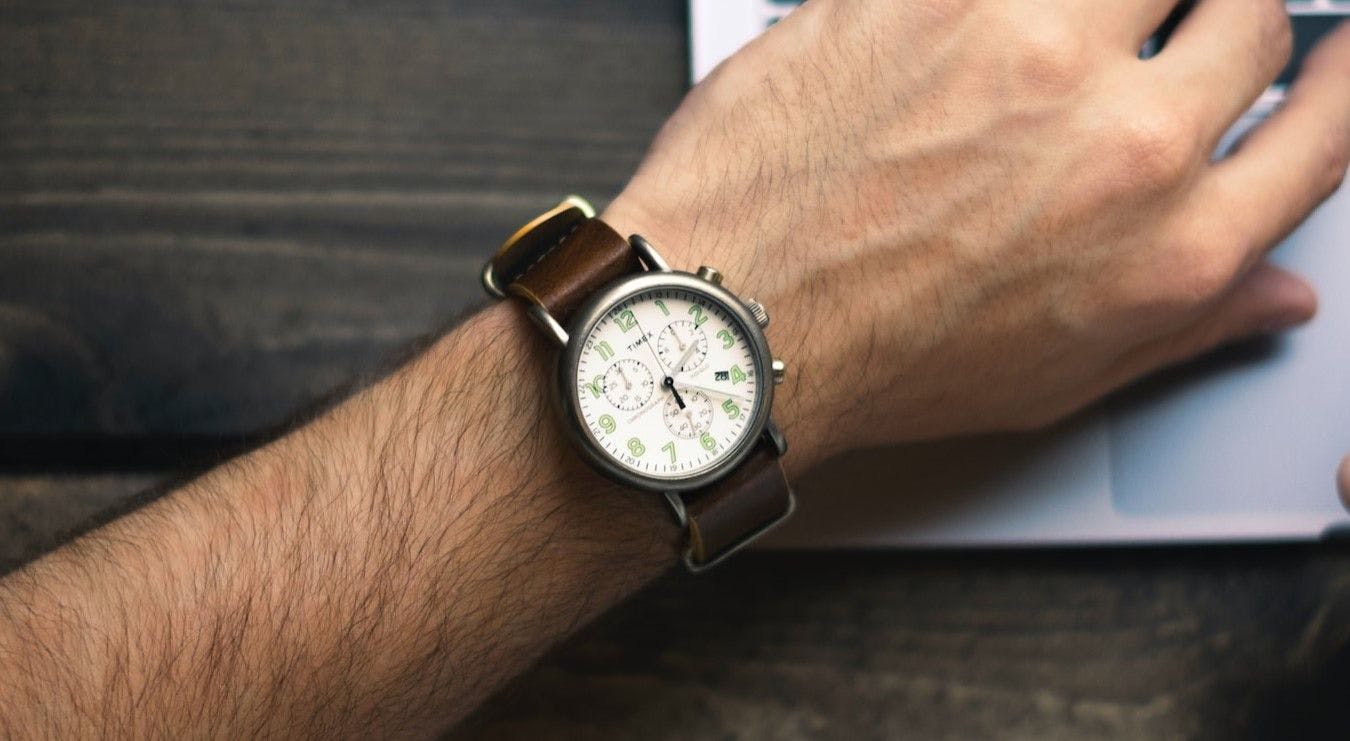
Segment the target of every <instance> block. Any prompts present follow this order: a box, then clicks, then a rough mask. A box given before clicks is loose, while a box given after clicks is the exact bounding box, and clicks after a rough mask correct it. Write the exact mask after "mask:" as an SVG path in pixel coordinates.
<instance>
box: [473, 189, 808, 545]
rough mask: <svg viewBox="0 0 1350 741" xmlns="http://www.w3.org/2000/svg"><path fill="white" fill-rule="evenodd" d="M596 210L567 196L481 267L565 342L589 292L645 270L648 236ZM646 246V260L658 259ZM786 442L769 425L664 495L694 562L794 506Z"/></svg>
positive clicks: (487, 282)
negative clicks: (682, 489) (730, 457)
mask: <svg viewBox="0 0 1350 741" xmlns="http://www.w3.org/2000/svg"><path fill="white" fill-rule="evenodd" d="M594 213H595V211H594V209H592V208H591V207H590V205H589V204H587V203H586V202H585V201H584V200H581V199H579V198H576V197H568V198H567V199H566V200H564V201H563V202H562V203H560V204H558V205H557V206H555V207H554V208H552V209H550V210H549V211H546V212H545V213H543V214H540V215H539V216H538V217H536V218H535V219H534V220H533V221H531V222H530V223H529V224H526V225H525V226H524V227H522V228H521V229H520V230H518V231H517V232H516V233H515V234H513V235H512V236H511V237H510V238H509V239H508V240H507V241H506V243H505V244H504V245H502V248H501V249H500V250H498V251H497V254H496V255H494V256H493V257H492V259H491V260H490V261H489V262H488V264H487V265H486V266H485V267H484V270H483V285H484V287H485V288H487V290H488V291H489V292H490V293H491V294H492V295H494V296H497V297H503V296H505V295H507V294H510V295H514V296H516V297H518V298H521V299H523V300H525V301H527V302H529V303H530V304H532V305H534V306H536V307H538V308H540V309H543V310H544V311H545V312H547V314H548V316H547V317H542V318H541V317H539V316H538V314H537V312H536V313H535V314H534V316H535V319H536V321H537V322H540V323H541V325H543V326H544V327H545V328H546V329H550V331H554V333H555V335H556V336H558V337H559V341H560V342H562V343H564V344H566V343H567V335H566V333H565V330H566V325H567V323H568V320H569V319H571V317H572V314H573V312H574V311H575V310H576V309H577V308H578V307H579V306H580V305H581V304H582V303H583V302H584V301H585V300H586V299H587V298H588V297H590V296H592V295H593V294H595V292H596V291H598V290H600V289H601V288H602V287H603V286H605V284H607V283H610V282H611V281H614V280H617V279H618V278H621V277H623V276H625V275H630V274H634V273H639V272H641V271H642V270H643V262H642V260H640V259H639V258H638V249H639V248H642V247H643V246H644V245H645V242H642V241H641V240H640V238H639V237H637V236H636V235H635V236H634V237H633V240H634V241H633V242H632V243H630V242H629V240H627V239H624V238H623V237H622V236H621V235H620V234H619V233H618V232H616V231H614V229H612V228H610V226H609V225H608V224H606V223H605V222H603V221H600V220H599V219H596V218H594ZM646 250H647V251H645V252H644V253H643V254H646V255H647V257H646V258H645V259H647V260H649V261H651V260H655V261H658V262H659V261H660V258H659V257H658V256H654V255H653V254H648V253H649V252H653V251H651V250H650V247H646ZM555 324H556V325H557V326H556V327H554V325H555ZM784 449H785V444H784V443H783V441H782V436H781V435H779V434H777V432H776V430H774V429H772V428H771V429H770V431H769V434H766V435H765V436H764V437H763V438H762V439H761V440H760V442H759V444H758V445H757V447H756V448H755V449H754V450H753V451H752V452H751V453H750V455H749V456H747V457H746V458H745V460H743V461H741V463H740V465H739V466H737V467H736V470H735V471H733V472H731V474H729V475H728V476H727V477H726V478H724V479H722V480H720V481H718V482H716V483H714V484H712V485H710V486H707V487H705V488H703V489H699V490H696V491H692V492H686V493H684V494H680V495H676V494H666V497H667V499H669V500H670V504H671V506H672V508H674V510H675V512H676V515H677V517H678V518H679V519H680V521H681V524H682V525H684V526H685V527H686V528H687V529H688V531H689V548H688V551H687V552H686V554H685V563H686V565H688V566H689V568H690V569H692V570H695V571H697V570H700V569H703V568H706V567H708V566H711V565H713V564H714V563H716V562H717V561H719V560H720V559H721V558H723V557H724V556H726V555H728V554H730V553H731V552H733V551H735V550H737V549H738V548H740V547H741V546H743V545H745V544H746V543H748V542H750V541H751V540H753V539H754V538H755V537H756V536H758V535H760V534H761V533H763V532H764V531H766V530H768V529H769V528H771V527H773V526H774V525H776V524H778V523H779V522H781V521H782V520H783V519H784V518H785V517H787V515H788V514H790V513H791V512H792V508H793V498H792V490H791V489H790V488H789V487H788V483H787V478H786V476H785V475H784V473H783V467H782V466H781V465H780V464H779V462H778V457H779V456H780V455H781V454H782V451H783V450H784Z"/></svg>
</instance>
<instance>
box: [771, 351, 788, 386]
mask: <svg viewBox="0 0 1350 741" xmlns="http://www.w3.org/2000/svg"><path fill="white" fill-rule="evenodd" d="M771 367H772V368H773V382H774V385H778V384H780V383H782V382H783V379H784V378H787V363H784V362H783V361H782V360H779V359H778V358H774V359H773V365H772V366H771Z"/></svg>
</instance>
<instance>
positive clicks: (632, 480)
mask: <svg viewBox="0 0 1350 741" xmlns="http://www.w3.org/2000/svg"><path fill="white" fill-rule="evenodd" d="M653 289H673V290H684V291H690V292H693V293H699V294H703V295H704V296H706V297H708V298H709V299H711V300H713V301H716V302H717V303H719V304H722V305H723V306H724V307H725V308H726V310H727V312H728V313H729V314H730V315H731V316H732V317H733V319H734V320H735V321H736V322H738V323H739V324H740V325H741V330H742V332H743V334H744V335H745V337H746V340H747V341H748V342H749V343H750V349H751V352H752V353H753V354H754V355H755V360H756V371H755V383H756V389H755V395H756V398H757V399H758V403H757V404H756V406H755V412H754V415H753V416H752V417H751V419H750V422H749V423H748V424H747V426H746V431H745V434H744V435H743V436H742V437H741V439H740V440H739V441H738V442H737V443H736V447H735V448H734V449H732V451H731V452H730V453H728V454H727V455H726V456H724V457H723V458H722V460H721V461H720V462H719V463H717V464H716V465H714V466H713V467H711V468H709V469H707V470H704V471H701V472H699V473H696V474H693V475H690V476H686V477H681V478H660V477H657V476H647V475H645V474H641V473H638V472H636V471H633V470H631V469H629V468H627V467H625V466H623V465H621V464H620V463H618V462H617V461H615V460H614V459H613V458H612V457H610V455H609V454H608V453H607V452H606V451H605V450H604V449H603V448H602V447H601V446H600V443H599V441H597V440H596V439H595V438H594V436H593V435H592V434H591V431H590V427H589V425H587V424H586V420H585V419H584V418H583V417H582V416H581V410H580V408H579V406H578V402H577V398H576V395H577V394H578V393H579V391H578V390H577V388H576V368H577V365H578V364H579V363H580V361H581V353H582V350H583V349H584V345H585V339H586V337H587V336H589V335H590V332H591V330H592V329H594V327H595V325H596V324H598V323H599V322H600V320H601V319H602V318H603V317H604V316H605V314H607V313H609V310H610V309H611V308H613V307H614V306H615V305H617V304H619V303H621V302H623V301H626V300H628V299H629V298H631V297H633V296H635V295H637V294H640V293H644V292H646V291H650V290H653ZM567 332H568V338H569V339H568V342H567V345H566V346H564V347H563V350H562V352H561V353H559V355H558V365H557V373H556V376H557V388H556V393H557V398H558V401H559V402H560V404H561V407H562V417H563V422H564V424H563V427H564V429H565V430H566V431H567V434H568V436H569V437H570V438H571V439H572V442H573V444H575V445H576V447H577V448H578V449H579V450H580V451H581V453H582V456H583V457H584V458H585V459H586V460H587V462H589V463H590V464H591V465H592V466H593V467H595V468H596V469H597V470H599V471H600V473H602V474H604V475H606V476H608V477H609V478H611V479H614V480H615V481H618V482H619V483H621V484H625V485H627V486H631V487H634V488H637V489H643V490H646V491H652V492H661V493H665V492H686V491H693V490H695V489H701V488H703V487H705V486H708V485H710V484H713V483H715V482H717V481H718V480H720V479H722V478H724V477H725V476H726V475H727V474H729V473H731V472H732V471H734V470H735V469H736V467H737V466H739V465H740V464H741V462H742V461H744V460H745V458H746V457H747V456H749V455H750V453H751V451H753V450H754V449H755V446H756V445H757V444H758V443H759V440H760V437H762V436H763V434H764V429H765V427H766V426H767V425H768V422H769V417H770V414H771V412H772V407H773V390H774V389H773V387H774V384H773V378H772V375H773V374H772V372H771V368H772V367H773V355H772V354H771V353H770V352H769V341H768V339H767V338H766V337H765V336H764V330H763V329H762V328H761V327H760V326H759V323H758V322H756V321H755V317H754V315H752V314H751V313H750V310H749V309H748V308H746V306H745V304H744V303H743V302H742V301H741V299H740V298H738V297H737V296H736V294H734V293H732V292H731V291H728V290H727V289H725V288H723V287H721V286H719V285H715V284H713V283H709V282H708V281H705V280H703V279H702V278H699V277H698V276H696V275H693V274H692V273H685V272H681V271H674V270H672V271H669V272H666V271H659V272H648V273H639V274H637V275H630V276H626V277H623V278H620V279H618V280H616V281H614V282H612V283H610V284H608V285H606V286H605V287H603V288H601V289H600V290H599V291H597V292H596V293H595V294H594V295H593V296H591V297H590V298H589V299H588V300H587V301H586V302H585V303H584V304H583V305H582V306H581V307H580V308H579V309H578V310H577V311H576V312H575V313H574V314H573V316H572V318H571V320H570V321H569V322H568V328H567Z"/></svg>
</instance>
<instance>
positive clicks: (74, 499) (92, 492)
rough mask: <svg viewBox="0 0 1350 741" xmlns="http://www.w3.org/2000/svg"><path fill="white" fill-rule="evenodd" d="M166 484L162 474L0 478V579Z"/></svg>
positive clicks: (12, 475) (166, 477)
mask: <svg viewBox="0 0 1350 741" xmlns="http://www.w3.org/2000/svg"><path fill="white" fill-rule="evenodd" d="M169 480H170V476H168V475H165V474H162V473H159V474H156V473H138V474H102V475H93V476H81V475H15V474H0V574H4V573H6V572H8V571H9V570H11V569H13V568H16V567H18V566H20V565H21V564H23V563H25V562H27V561H29V560H30V559H32V558H34V557H35V556H37V555H38V554H40V553H43V552H45V551H48V550H51V549H52V548H53V547H55V546H56V545H58V544H60V543H61V542H63V541H64V540H65V539H66V538H67V537H68V536H69V535H70V534H71V533H73V532H76V531H78V530H80V529H82V528H85V527H88V526H89V525H90V524H92V523H93V522H95V521H97V520H98V518H99V517H100V516H101V515H104V514H106V513H110V512H114V511H118V510H120V509H123V508H125V507H126V506H127V505H128V504H130V503H131V502H132V501H134V498H135V497H136V495H138V494H141V493H143V492H147V491H149V490H150V489H151V488H152V487H155V486H158V485H161V484H163V483H164V482H166V481H169Z"/></svg>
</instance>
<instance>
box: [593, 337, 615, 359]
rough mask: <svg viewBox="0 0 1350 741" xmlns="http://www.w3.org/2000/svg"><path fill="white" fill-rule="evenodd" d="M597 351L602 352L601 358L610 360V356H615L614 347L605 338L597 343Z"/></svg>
mask: <svg viewBox="0 0 1350 741" xmlns="http://www.w3.org/2000/svg"><path fill="white" fill-rule="evenodd" d="M595 351H596V352H598V353H600V359H601V360H609V359H610V358H612V357H614V348H612V347H610V346H609V343H608V342H605V341H604V340H601V341H600V342H598V343H596V345H595Z"/></svg>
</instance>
